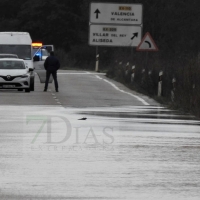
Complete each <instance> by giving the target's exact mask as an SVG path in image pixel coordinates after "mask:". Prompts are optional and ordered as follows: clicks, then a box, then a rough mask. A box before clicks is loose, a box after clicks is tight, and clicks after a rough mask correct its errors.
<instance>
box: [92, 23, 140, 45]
mask: <svg viewBox="0 0 200 200" xmlns="http://www.w3.org/2000/svg"><path fill="white" fill-rule="evenodd" d="M89 34H90V35H89V45H94V46H127V47H136V46H138V44H139V43H140V41H141V35H142V27H141V26H123V25H100V24H91V25H90V33H89Z"/></svg>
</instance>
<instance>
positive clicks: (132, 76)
mask: <svg viewBox="0 0 200 200" xmlns="http://www.w3.org/2000/svg"><path fill="white" fill-rule="evenodd" d="M134 77H135V65H133V66H132V72H131V83H133V82H134Z"/></svg>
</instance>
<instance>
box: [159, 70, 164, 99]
mask: <svg viewBox="0 0 200 200" xmlns="http://www.w3.org/2000/svg"><path fill="white" fill-rule="evenodd" d="M162 76H163V71H160V72H159V80H158V96H159V97H161V96H162Z"/></svg>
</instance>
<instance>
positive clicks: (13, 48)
mask: <svg viewBox="0 0 200 200" xmlns="http://www.w3.org/2000/svg"><path fill="white" fill-rule="evenodd" d="M1 53H2V54H3V53H4V54H16V55H17V56H18V58H21V59H23V60H31V59H32V56H31V45H0V54H1Z"/></svg>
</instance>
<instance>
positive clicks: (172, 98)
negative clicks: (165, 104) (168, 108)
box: [171, 77, 176, 102]
mask: <svg viewBox="0 0 200 200" xmlns="http://www.w3.org/2000/svg"><path fill="white" fill-rule="evenodd" d="M175 90H176V78H175V77H174V78H173V79H172V90H171V100H172V102H174V101H175Z"/></svg>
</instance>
